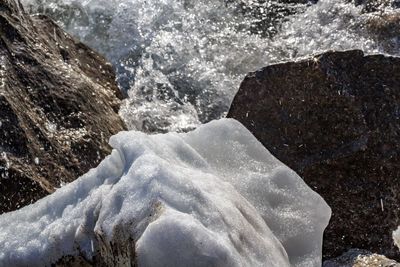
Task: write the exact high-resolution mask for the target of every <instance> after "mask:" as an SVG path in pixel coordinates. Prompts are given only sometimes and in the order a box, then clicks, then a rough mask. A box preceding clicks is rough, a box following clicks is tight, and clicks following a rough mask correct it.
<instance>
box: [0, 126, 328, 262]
mask: <svg viewBox="0 0 400 267" xmlns="http://www.w3.org/2000/svg"><path fill="white" fill-rule="evenodd" d="M110 143H111V145H112V147H113V148H114V151H113V153H112V154H111V155H110V156H109V157H107V158H106V159H105V160H104V161H103V162H102V163H101V164H100V165H99V166H98V167H97V168H96V169H93V170H91V171H90V172H89V173H87V174H86V175H84V176H82V177H81V178H79V179H78V180H76V181H75V182H73V183H71V184H69V185H67V186H65V187H63V188H61V189H59V190H58V191H57V192H56V193H54V194H53V195H50V196H48V197H46V198H44V199H42V200H40V201H39V202H37V203H35V204H34V205H31V206H28V207H26V208H23V209H21V210H19V211H15V212H12V213H8V214H4V215H2V216H0V266H1V267H3V266H45V265H49V264H51V263H54V262H56V261H57V260H59V259H60V258H62V257H63V256H67V255H70V256H80V257H83V258H85V259H86V260H87V261H89V262H95V261H96V260H97V261H98V260H99V259H101V260H102V262H103V263H104V262H105V263H106V264H107V265H108V266H122V265H123V264H124V263H129V262H130V261H132V262H133V261H135V262H136V263H138V264H139V266H229V267H231V266H277V267H284V266H307V267H309V266H321V245H322V233H323V230H324V229H325V227H326V225H327V224H328V220H329V218H330V208H329V207H328V206H327V204H326V203H325V202H324V200H323V199H322V198H321V197H320V196H319V195H318V194H316V193H315V192H314V191H312V190H311V189H310V188H309V187H308V186H307V185H306V184H305V183H304V182H303V180H302V179H301V178H300V177H299V176H298V175H297V174H296V173H294V172H293V171H291V170H290V169H289V168H288V167H286V166H285V165H283V164H282V163H281V162H279V161H278V160H277V159H275V158H274V157H273V156H272V155H271V154H270V153H269V152H268V151H267V150H266V149H265V148H264V147H263V146H262V145H261V143H259V142H258V141H257V140H256V139H255V137H253V136H252V134H251V133H250V132H249V131H248V130H247V129H245V128H244V127H243V126H242V125H241V124H240V123H239V122H237V121H235V120H228V119H223V120H219V121H214V122H211V123H209V124H206V125H204V126H201V127H199V128H198V129H197V130H195V131H193V132H190V133H186V134H176V133H169V134H165V135H146V134H143V133H140V132H122V133H119V134H117V135H116V136H113V137H112V138H111V141H110ZM124 266H125V265H124Z"/></svg>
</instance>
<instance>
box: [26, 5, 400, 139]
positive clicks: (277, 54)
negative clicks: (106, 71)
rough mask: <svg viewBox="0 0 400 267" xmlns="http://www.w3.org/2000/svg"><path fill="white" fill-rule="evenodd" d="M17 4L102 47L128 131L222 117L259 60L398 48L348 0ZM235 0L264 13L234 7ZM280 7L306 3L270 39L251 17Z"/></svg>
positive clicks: (180, 127)
mask: <svg viewBox="0 0 400 267" xmlns="http://www.w3.org/2000/svg"><path fill="white" fill-rule="evenodd" d="M22 2H23V3H24V4H25V6H27V7H28V8H29V9H33V10H34V11H45V12H46V13H48V14H51V15H53V17H54V18H55V19H56V20H58V21H59V23H60V24H61V25H63V26H64V28H65V29H66V30H67V31H69V32H71V33H73V34H74V35H75V36H77V37H78V38H79V39H81V40H82V41H84V42H85V43H87V44H89V45H90V46H92V47H94V48H95V49H97V50H98V51H100V52H101V53H102V54H104V55H106V57H107V58H108V59H109V60H110V61H111V62H112V63H113V64H114V66H115V68H116V70H117V73H118V77H119V78H118V79H119V81H120V82H121V85H122V87H124V88H125V89H128V88H129V89H130V90H129V99H128V100H126V101H125V103H124V105H123V107H122V109H121V112H120V113H121V116H122V117H123V118H124V120H125V122H126V123H127V125H128V126H129V127H130V129H138V130H142V131H146V132H166V131H185V130H189V129H193V128H195V127H196V126H197V125H199V124H200V123H204V122H207V121H209V120H211V119H215V118H221V117H223V116H224V114H225V113H226V112H227V110H228V108H229V106H230V103H231V101H232V99H233V97H234V95H235V93H236V91H237V90H238V88H239V84H240V82H241V81H242V80H243V77H244V76H245V75H246V74H247V73H248V72H249V71H254V70H256V69H258V68H261V67H264V66H266V65H269V64H272V63H275V62H278V61H283V60H295V59H297V58H299V57H304V56H307V55H310V54H314V53H318V52H323V51H326V50H331V49H336V50H346V49H355V48H358V49H363V50H364V51H365V52H366V53H375V52H391V53H398V47H399V45H397V46H395V47H397V50H396V49H395V50H392V51H386V50H385V47H384V46H383V45H382V44H381V43H380V42H379V41H376V40H375V39H374V38H373V37H372V36H370V35H369V34H368V32H366V31H365V28H366V27H365V25H366V23H367V21H368V19H370V15H367V14H363V13H362V12H361V7H355V6H354V4H353V3H350V1H347V0H320V1H319V2H318V3H317V4H315V5H311V6H310V7H308V8H305V6H302V5H298V6H296V7H293V4H282V3H279V5H278V4H276V3H275V2H274V1H264V3H263V1H248V0H242V1H227V0H197V1H187V0H185V1H183V0H162V1H160V0H108V1H104V0H86V1H80V0H40V1H38V0H23V1H22ZM240 2H242V3H244V5H246V6H247V7H246V8H247V9H248V10H251V9H259V10H261V11H262V14H264V15H263V17H261V18H259V17H251V16H243V15H241V13H240V12H238V11H237V10H238V9H237V3H240ZM228 3H229V4H228ZM277 5H278V6H277ZM285 9H290V10H296V9H297V10H305V11H304V12H300V13H299V14H297V15H294V16H291V17H288V18H287V19H288V21H287V22H286V23H284V24H283V26H282V27H281V28H280V27H277V28H278V29H279V31H278V33H277V35H276V36H275V37H274V38H273V39H269V38H264V37H263V36H261V35H258V34H253V33H251V28H252V25H254V23H257V22H258V21H259V20H262V19H268V16H276V17H279V16H283V15H282V10H285ZM261 11H260V12H261ZM249 13H251V11H250V12H249ZM381 41H382V40H381ZM387 41H390V40H387ZM392 46H393V45H392Z"/></svg>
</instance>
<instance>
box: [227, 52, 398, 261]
mask: <svg viewBox="0 0 400 267" xmlns="http://www.w3.org/2000/svg"><path fill="white" fill-rule="evenodd" d="M399 103H400V58H394V57H385V56H382V55H372V56H364V54H363V52H362V51H358V50H354V51H346V52H327V53H325V54H322V55H318V56H315V57H313V58H310V59H307V60H303V61H299V62H288V63H282V64H277V65H272V66H268V67H265V68H263V69H261V70H259V71H257V72H254V73H250V74H248V75H247V77H246V78H245V79H244V81H243V83H242V84H241V87H240V90H239V92H238V93H237V95H236V97H235V99H234V101H233V104H232V106H231V109H230V111H229V114H228V117H232V118H235V119H237V120H239V121H241V122H242V123H243V124H244V125H245V126H246V127H247V128H248V129H249V130H250V131H251V132H252V133H253V134H254V135H255V136H256V137H257V138H258V139H259V140H260V141H261V142H262V143H263V144H264V145H265V146H266V147H267V148H268V149H269V150H270V151H271V152H272V153H273V154H275V156H276V157H278V158H279V159H280V160H281V161H283V162H284V163H286V164H287V165H288V166H289V167H291V168H292V169H294V170H295V171H297V172H298V173H299V174H300V175H301V176H302V177H303V178H304V179H305V181H306V182H307V183H308V184H309V185H310V186H311V187H312V188H313V189H314V190H315V191H317V192H318V193H319V194H321V195H322V196H323V197H324V198H325V200H326V201H327V203H328V204H329V205H330V206H331V208H332V211H333V214H332V219H331V223H330V225H329V226H328V228H327V230H326V231H325V237H324V256H325V258H332V257H336V256H339V255H341V254H342V253H344V252H345V251H347V250H348V249H351V248H354V247H359V248H362V249H367V250H370V251H372V252H374V253H379V254H383V255H386V256H389V257H391V258H394V259H398V258H399V250H398V248H397V247H395V245H394V244H393V239H392V232H393V231H394V230H396V229H397V227H398V226H399V225H400V219H399V218H400V206H399V203H400V165H399V160H400V104H399Z"/></svg>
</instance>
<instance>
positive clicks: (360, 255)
mask: <svg viewBox="0 0 400 267" xmlns="http://www.w3.org/2000/svg"><path fill="white" fill-rule="evenodd" d="M322 267H400V264H399V263H398V262H396V261H394V260H390V259H388V258H386V257H385V256H382V255H378V254H374V253H371V252H369V251H367V250H361V249H351V250H349V251H348V252H346V253H344V254H343V255H342V256H340V257H338V258H335V259H332V260H327V261H325V262H324V264H323V265H322Z"/></svg>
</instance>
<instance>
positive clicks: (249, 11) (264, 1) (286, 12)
mask: <svg viewBox="0 0 400 267" xmlns="http://www.w3.org/2000/svg"><path fill="white" fill-rule="evenodd" d="M317 1H318V0H272V1H271V0H255V1H254V0H240V1H237V0H227V2H234V3H238V11H239V13H241V14H243V15H244V16H247V17H249V18H251V25H250V31H251V32H252V33H254V34H259V35H261V36H264V37H273V36H274V35H275V34H277V33H278V32H279V29H280V26H281V24H282V23H283V22H284V21H286V20H287V19H288V18H289V16H291V15H294V14H297V13H300V12H303V11H305V10H306V8H307V7H308V6H309V5H311V4H315V3H316V2H317Z"/></svg>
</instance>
